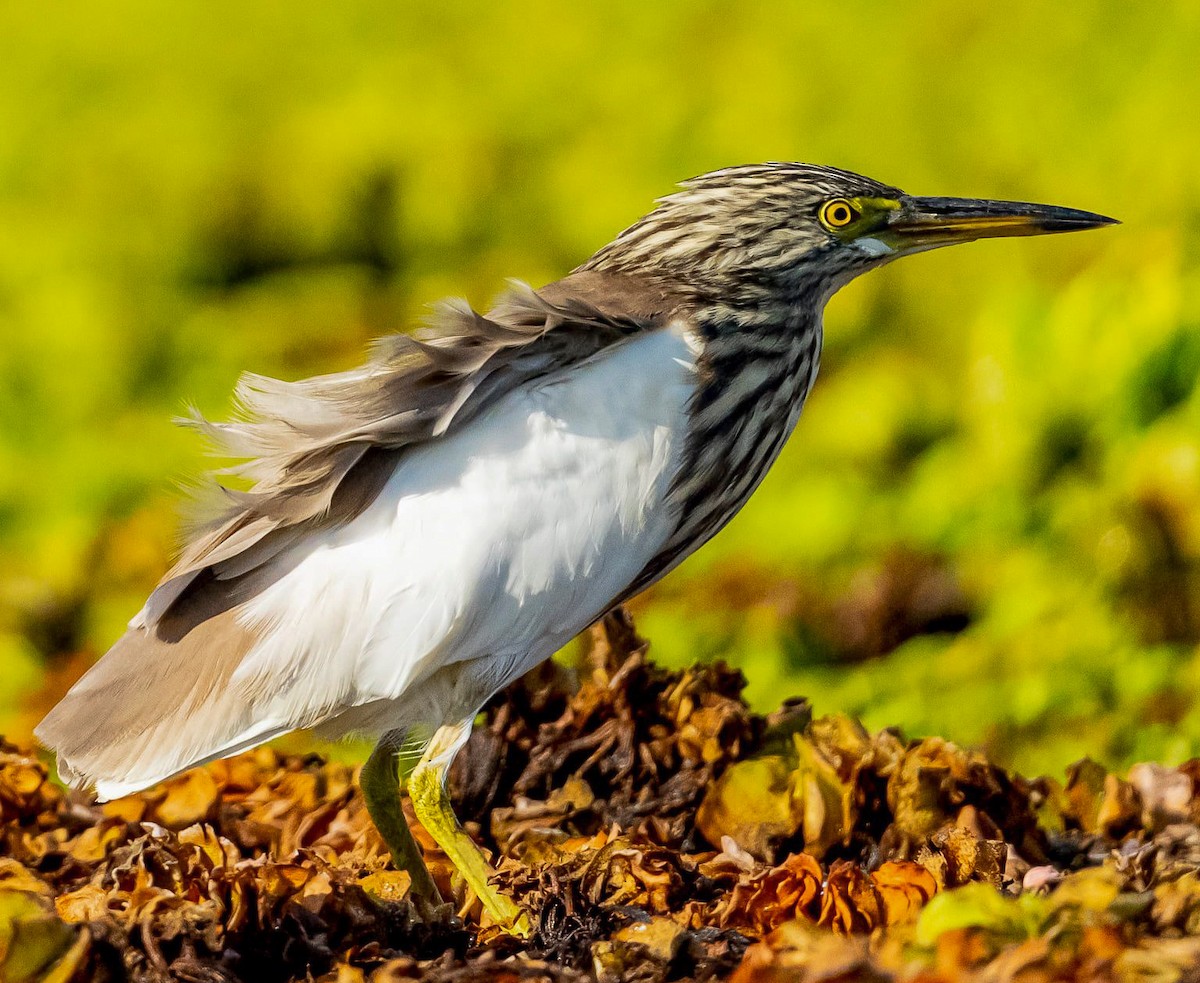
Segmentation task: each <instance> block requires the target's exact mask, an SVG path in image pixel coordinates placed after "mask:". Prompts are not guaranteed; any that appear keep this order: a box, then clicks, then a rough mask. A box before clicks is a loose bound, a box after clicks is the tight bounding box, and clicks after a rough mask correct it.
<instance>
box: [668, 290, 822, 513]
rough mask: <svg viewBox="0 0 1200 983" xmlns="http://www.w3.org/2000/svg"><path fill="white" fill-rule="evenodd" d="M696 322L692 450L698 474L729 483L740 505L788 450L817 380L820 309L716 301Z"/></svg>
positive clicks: (820, 327) (820, 334)
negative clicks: (786, 446) (754, 306)
mask: <svg viewBox="0 0 1200 983" xmlns="http://www.w3.org/2000/svg"><path fill="white" fill-rule="evenodd" d="M694 323H695V325H696V331H697V334H698V335H699V338H700V354H699V357H698V359H697V369H698V372H697V380H698V388H697V390H696V395H695V398H694V400H693V402H692V405H691V408H690V417H691V421H690V422H691V426H690V430H689V437H688V442H689V454H688V455H687V456H688V457H690V458H692V459H693V460H694V464H693V467H694V468H695V470H696V471H697V472H699V473H705V472H707V473H708V474H709V476H710V477H716V476H720V480H723V481H725V482H727V483H728V484H729V487H730V488H731V489H733V490H734V491H735V492H736V497H737V499H738V506H737V507H739V508H740V506H741V503H742V502H744V501H745V500H746V498H748V497H749V495H750V492H752V491H753V490H754V488H755V487H757V485H758V483H759V481H761V480H762V478H763V476H764V475H765V474H766V471H767V469H768V468H769V467H770V466H771V464H772V463H774V461H775V458H776V457H777V456H778V454H779V451H780V450H781V449H782V448H783V444H784V442H785V441H786V440H787V438H788V436H789V435H790V434H791V432H792V429H793V428H794V427H795V425H796V420H797V419H798V418H799V415H800V410H801V408H802V407H803V405H804V400H805V398H806V397H807V396H808V393H809V390H810V389H811V388H812V385H813V382H814V380H815V379H816V376H817V368H818V366H819V364H820V359H821V343H822V325H821V308H820V307H818V306H815V305H814V306H809V305H803V306H802V305H786V306H785V305H779V306H772V307H767V308H758V309H755V310H745V309H740V310H734V309H729V308H724V307H711V308H706V309H702V310H698V311H696V313H695V315H694ZM681 479H682V480H684V481H688V480H689V476H686V475H681ZM743 486H744V487H743Z"/></svg>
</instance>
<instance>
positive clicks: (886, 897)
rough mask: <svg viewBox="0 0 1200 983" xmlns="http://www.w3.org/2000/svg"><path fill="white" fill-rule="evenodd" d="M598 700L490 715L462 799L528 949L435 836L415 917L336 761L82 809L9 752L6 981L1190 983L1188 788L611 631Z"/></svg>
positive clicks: (562, 676)
mask: <svg viewBox="0 0 1200 983" xmlns="http://www.w3.org/2000/svg"><path fill="white" fill-rule="evenodd" d="M583 674H584V675H585V676H587V678H585V679H584V680H583V681H582V683H578V682H577V681H576V680H575V679H574V675H575V674H572V673H569V672H566V671H564V670H562V669H556V668H554V667H549V668H547V669H545V670H543V671H542V672H541V673H540V674H539V675H538V676H537V677H536V678H534V679H529V680H526V681H525V682H524V683H523V684H520V685H518V686H516V687H513V688H512V689H510V690H509V691H508V692H506V693H504V694H502V695H501V697H499V698H498V699H497V700H495V701H494V702H493V704H492V705H491V706H490V707H489V708H488V709H487V711H486V714H485V720H484V722H483V724H482V725H481V726H480V727H478V728H477V729H476V732H475V734H474V735H473V736H472V738H471V741H470V743H469V744H468V745H467V747H466V749H465V750H464V752H463V754H462V755H461V756H460V759H459V761H458V763H457V764H456V767H455V769H454V771H453V774H452V792H453V794H454V797H455V800H456V803H457V805H458V808H459V810H460V815H461V816H462V817H463V818H464V819H465V820H467V821H468V825H470V826H471V828H472V830H473V831H474V832H475V834H476V835H477V836H478V837H479V838H480V839H481V841H482V842H483V843H484V844H485V845H486V846H487V847H488V849H490V850H491V851H492V853H493V855H494V856H495V859H496V863H497V866H498V869H499V874H498V877H499V882H500V886H501V887H502V889H503V890H504V891H506V892H508V893H509V894H511V895H512V896H513V897H515V898H516V899H517V900H518V901H519V902H520V903H521V904H523V905H525V906H526V907H527V908H528V909H529V910H530V911H531V913H532V916H533V925H534V931H533V934H532V936H531V938H529V939H527V940H518V939H513V938H510V937H508V936H505V935H503V934H501V933H499V932H498V931H497V930H496V929H495V928H494V927H493V926H490V925H488V924H487V923H486V922H485V921H482V920H481V917H482V916H481V912H480V909H479V905H478V904H477V903H476V902H475V899H474V898H473V897H471V896H470V895H469V893H467V891H466V889H465V888H464V886H463V885H462V883H461V882H460V881H458V879H457V878H456V877H455V875H454V872H453V870H452V868H451V867H450V865H449V864H448V863H447V861H446V859H445V858H444V857H443V856H441V854H440V853H439V852H438V850H437V848H436V847H435V846H434V845H433V843H432V841H430V840H429V839H428V838H427V837H423V836H421V835H420V832H421V831H420V830H418V836H419V838H420V839H421V842H422V845H423V846H424V848H425V850H426V855H427V860H428V862H429V865H430V869H431V870H432V872H433V874H434V877H435V879H436V880H437V881H438V882H439V885H440V886H441V888H442V890H443V893H444V896H445V897H447V898H449V899H452V903H448V904H447V905H446V906H444V908H443V909H442V910H441V911H439V912H435V913H433V917H425V918H420V917H418V916H417V913H416V912H415V911H414V909H413V908H412V906H411V905H410V904H409V902H408V900H407V889H408V877H407V874H404V873H400V872H397V871H394V870H392V869H391V868H390V866H389V864H388V862H387V859H386V851H385V850H384V849H383V847H382V844H381V843H380V841H379V839H378V837H377V835H376V833H375V831H374V829H373V827H372V826H371V824H370V821H369V819H368V817H367V815H366V811H365V809H364V807H363V805H362V801H361V799H360V797H359V795H358V793H357V790H356V786H355V783H354V773H353V770H352V769H350V768H349V767H347V766H345V765H341V764H336V763H326V762H323V761H321V760H319V759H318V758H316V757H312V756H310V757H294V756H293V757H285V756H281V755H280V754H278V753H277V752H275V751H273V750H271V749H266V748H263V749H259V750H257V751H254V752H251V753H249V754H244V755H241V756H239V757H236V758H233V759H230V760H228V761H223V762H216V763H214V764H211V765H209V766H207V767H205V768H201V769H197V770H195V771H192V772H188V773H187V774H184V775H182V776H180V777H178V778H175V779H173V780H171V781H169V782H166V783H164V784H162V785H160V786H158V787H156V788H154V789H151V790H149V791H147V792H144V793H142V794H139V795H135V796H130V797H129V798H126V799H121V800H118V801H115V802H110V803H106V804H103V805H96V804H94V803H92V802H91V801H90V800H89V799H88V798H87V797H85V796H82V795H79V794H76V793H71V792H64V791H62V790H61V789H60V788H59V787H58V786H56V785H54V784H53V783H52V782H51V781H50V780H49V779H48V775H47V768H46V765H45V764H44V762H43V761H42V760H41V759H40V758H39V757H38V756H36V755H35V754H34V753H33V752H31V751H29V750H27V749H21V748H17V747H15V746H12V745H9V744H0V980H3V981H4V983H78V981H84V980H88V981H92V980H95V981H114V983H116V981H125V980H131V981H139V983H140V981H146V983H150V981H167V980H176V981H194V983H218V981H254V983H259V981H262V983H276V981H278V983H284V981H293V980H297V981H298V980H305V981H309V980H315V981H331V983H388V981H403V980H417V979H421V980H438V981H443V980H444V981H456V983H457V981H461V983H473V981H477V980H478V981H483V980H505V981H508V980H511V981H513V983H519V981H547V983H551V981H553V983H557V981H572V983H573V981H584V980H598V981H603V983H617V981H624V980H637V981H646V983H656V981H673V980H721V979H732V980H736V981H739V983H775V981H784V980H789V981H791V980H812V981H818V980H819V981H849V980H880V981H922V983H935V981H950V980H972V981H980V983H983V981H993V983H1003V981H1018V980H1019V981H1022V983H1034V981H1060V980H1114V981H1124V980H1130V981H1133V980H1137V981H1143V980H1154V981H1160V980H1161V981H1169V980H1179V981H1184V980H1192V981H1200V796H1198V795H1197V782H1198V781H1200V762H1189V763H1187V764H1185V765H1183V766H1181V767H1180V768H1163V767H1160V766H1158V765H1149V764H1147V765H1138V766H1136V767H1134V768H1132V769H1131V770H1130V771H1129V773H1128V774H1127V775H1126V776H1124V777H1122V776H1119V775H1115V774H1112V773H1110V772H1108V771H1106V770H1105V769H1104V768H1102V767H1101V766H1099V765H1097V764H1096V763H1094V762H1090V761H1083V762H1080V763H1079V764H1077V765H1075V766H1073V767H1072V768H1071V769H1070V770H1069V771H1068V773H1067V775H1066V776H1065V781H1063V782H1058V781H1055V780H1053V779H1048V778H1042V779H1038V780H1036V781H1029V780H1026V779H1023V778H1021V777H1019V776H1016V775H1012V774H1009V773H1007V772H1005V771H1004V770H1002V769H1000V768H998V767H996V766H995V765H993V764H991V763H990V762H989V761H988V760H987V759H986V758H985V757H983V756H982V755H980V754H978V753H975V752H970V751H964V750H963V749H961V748H958V747H955V746H954V745H953V744H950V743H947V742H946V741H942V740H939V739H936V738H930V739H926V740H923V741H906V740H904V739H903V738H902V737H901V736H900V735H899V734H897V733H895V732H893V731H882V732H880V733H877V734H870V733H868V732H867V731H866V730H864V729H863V728H862V727H861V726H860V725H859V724H857V723H856V722H854V721H852V720H849V719H846V718H844V717H824V718H819V719H813V718H812V715H811V713H810V712H809V709H808V706H807V704H806V703H804V702H803V701H791V702H789V703H788V704H786V705H785V706H784V707H783V708H782V709H781V710H780V711H778V712H777V713H775V714H773V715H771V716H770V717H766V718H763V717H759V716H756V715H754V714H752V713H750V712H749V710H748V709H747V707H746V705H745V704H744V703H743V702H742V700H741V698H740V693H741V689H742V683H743V680H742V678H741V676H740V674H739V673H737V672H735V671H733V670H731V669H728V668H726V667H724V666H720V665H716V666H705V667H699V668H694V669H690V670H686V671H683V672H670V671H667V670H664V669H660V668H656V667H654V666H653V665H651V664H650V663H648V662H647V661H646V658H645V645H644V643H643V642H642V641H641V639H639V638H638V637H637V635H636V633H635V632H634V631H633V628H632V625H631V624H630V623H629V621H628V620H627V619H626V618H624V617H616V618H611V619H609V621H607V622H606V623H605V625H604V626H602V627H601V628H599V629H597V631H596V633H595V637H594V645H593V648H592V651H591V654H590V657H589V662H588V667H587V669H586V670H585V671H584V672H583ZM427 914H428V913H427Z"/></svg>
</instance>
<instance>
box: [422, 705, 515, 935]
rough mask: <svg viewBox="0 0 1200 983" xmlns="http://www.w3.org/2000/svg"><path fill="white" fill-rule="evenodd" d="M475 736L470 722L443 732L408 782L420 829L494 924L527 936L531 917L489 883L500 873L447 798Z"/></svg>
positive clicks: (436, 738) (434, 739) (437, 734)
mask: <svg viewBox="0 0 1200 983" xmlns="http://www.w3.org/2000/svg"><path fill="white" fill-rule="evenodd" d="M470 732H471V721H470V720H467V721H464V722H463V723H461V724H454V725H451V726H448V727H440V728H438V730H437V732H436V733H435V734H434V735H433V740H432V741H430V742H429V747H428V748H426V749H425V754H424V756H423V757H422V758H421V760H420V761H419V762H417V766H416V767H415V768H414V769H413V771H412V774H411V775H409V777H408V795H409V798H410V799H411V800H412V805H413V812H415V813H416V814H417V818H418V819H419V820H421V825H422V826H424V827H425V828H426V829H427V830H428V831H429V835H430V836H432V837H433V838H434V839H435V840H436V841H437V845H438V846H440V847H441V848H442V850H443V851H444V852H445V854H446V856H447V857H449V858H450V862H451V863H453V864H454V866H455V867H456V868H457V869H458V872H459V873H460V874H462V876H463V880H465V881H466V882H467V884H468V885H469V886H470V888H471V890H472V891H474V892H475V895H476V897H478V898H479V900H480V902H481V903H482V904H483V907H484V909H485V910H486V911H487V913H488V914H489V915H490V916H491V917H492V920H493V921H494V922H496V924H497V925H502V926H504V927H505V928H507V929H508V930H509V931H510V932H512V933H513V934H514V935H528V934H529V931H530V927H529V917H528V915H526V914H525V912H523V911H522V910H521V909H520V908H518V907H517V905H516V904H515V903H514V902H513V901H512V899H511V898H506V897H504V895H502V894H501V893H500V892H499V891H497V890H496V889H495V888H494V887H492V885H491V884H490V883H489V880H490V878H491V876H492V875H493V874H494V873H495V871H494V870H493V869H492V867H491V865H490V864H489V863H488V862H487V858H486V857H484V855H483V851H482V850H480V849H479V847H478V846H476V844H475V842H474V841H473V840H472V839H471V837H470V836H468V835H467V832H466V830H464V829H463V828H462V825H461V824H460V823H459V821H458V819H457V817H456V816H455V815H454V810H453V809H452V808H451V806H450V796H449V795H448V794H447V793H446V773H447V771H448V770H449V768H450V763H451V762H452V761H453V760H454V755H455V754H456V753H458V749H459V748H460V747H462V745H463V742H464V741H465V740H466V739H467V735H468V734H470Z"/></svg>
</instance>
